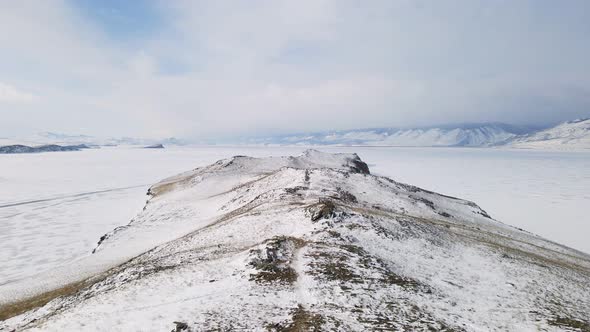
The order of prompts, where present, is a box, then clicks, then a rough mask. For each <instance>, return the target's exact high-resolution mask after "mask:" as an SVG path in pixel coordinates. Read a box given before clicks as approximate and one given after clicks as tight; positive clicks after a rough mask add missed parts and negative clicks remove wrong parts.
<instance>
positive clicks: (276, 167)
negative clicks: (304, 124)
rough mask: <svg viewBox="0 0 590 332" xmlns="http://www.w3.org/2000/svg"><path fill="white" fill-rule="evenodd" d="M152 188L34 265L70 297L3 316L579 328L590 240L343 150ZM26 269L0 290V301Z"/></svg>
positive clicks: (102, 321)
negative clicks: (380, 169) (60, 268)
mask: <svg viewBox="0 0 590 332" xmlns="http://www.w3.org/2000/svg"><path fill="white" fill-rule="evenodd" d="M150 195H151V198H150V200H149V202H148V203H147V205H146V206H145V209H144V210H143V211H142V212H141V213H140V214H139V215H137V216H136V217H135V218H134V219H133V220H132V221H131V222H130V223H129V224H128V225H127V226H124V227H120V228H117V229H115V230H113V231H112V232H110V233H109V234H106V235H105V236H103V237H102V238H101V240H100V244H99V246H98V247H97V249H96V250H95V252H94V254H93V255H90V256H89V257H87V258H86V259H85V260H83V261H81V262H78V263H77V265H76V274H74V275H71V274H67V275H65V274H59V273H52V274H49V275H46V276H44V278H43V280H38V282H40V283H42V284H43V285H45V286H47V285H51V284H52V283H53V288H56V286H60V287H62V288H59V289H60V290H63V289H65V290H64V291H63V292H61V293H60V292H58V294H62V293H64V295H66V296H63V297H59V298H55V299H54V300H52V301H50V302H48V303H47V304H45V305H44V306H43V307H42V308H39V309H33V310H30V311H28V312H24V313H22V308H32V304H31V303H29V302H27V300H24V301H21V302H17V303H9V304H8V305H6V306H5V307H0V313H2V312H3V309H4V308H9V309H10V310H13V311H12V312H17V313H21V314H20V315H18V316H16V317H12V318H9V319H7V320H5V321H4V322H3V323H0V329H1V328H6V329H7V330H12V329H18V330H26V329H29V328H31V329H40V330H64V329H72V328H74V329H75V328H84V329H89V330H97V329H108V330H112V327H116V329H120V330H170V329H173V328H174V327H175V326H176V327H177V329H178V326H181V327H182V328H181V330H185V331H201V330H249V331H251V330H252V331H264V330H267V331H307V330H311V331H320V330H322V331H323V330H327V331H367V330H447V331H451V330H454V331H479V330H518V331H522V330H537V329H539V330H546V331H558V330H562V329H569V328H576V327H579V326H581V327H583V328H587V327H590V321H589V320H588V316H587V313H588V312H589V309H590V289H588V288H587V287H585V286H586V285H587V284H588V283H589V282H590V257H589V256H588V255H586V254H583V253H580V252H577V251H575V250H572V249H569V248H567V247H563V246H560V245H558V244H555V243H553V242H550V241H547V240H544V239H542V238H540V237H537V236H535V235H532V234H530V233H527V232H525V231H522V230H519V229H516V228H513V227H510V226H507V225H505V224H502V223H500V222H498V221H496V220H494V219H492V218H491V217H490V216H489V215H488V214H487V213H486V212H485V211H484V210H482V209H481V208H480V207H479V206H477V205H476V204H475V203H473V202H469V201H466V200H462V199H457V198H453V197H448V196H444V195H440V194H437V193H434V192H430V191H427V190H423V189H420V188H417V187H414V186H411V185H406V184H403V183H398V182H395V181H393V180H391V179H388V178H385V177H380V176H375V175H371V174H370V173H369V170H368V167H366V164H365V163H364V162H363V161H362V160H361V159H360V158H359V156H357V155H355V154H326V153H322V152H319V151H314V150H308V151H306V152H304V153H303V154H301V155H299V156H294V157H273V158H252V157H245V156H236V157H233V158H230V159H225V160H220V161H218V162H216V163H214V164H211V165H209V166H205V167H201V168H197V169H195V170H192V171H190V172H186V173H183V174H180V175H177V176H174V177H171V178H168V179H166V180H163V181H161V182H160V183H158V184H156V185H154V186H152V188H151V189H150ZM97 266H101V267H103V270H102V271H101V272H100V273H96V269H97ZM89 272H93V274H92V275H90V276H89V275H88V273H89ZM32 283H33V281H31V280H27V281H26V284H23V283H21V284H14V285H12V284H11V285H7V286H5V287H3V288H2V289H0V305H1V303H2V300H3V299H6V296H7V294H10V295H11V296H14V294H15V293H18V292H24V291H25V289H26V288H30V287H31V284H32ZM60 283H61V284H60ZM54 293H55V291H54ZM54 293H50V294H54ZM45 294H47V293H45ZM3 296H4V297H3ZM33 298H34V299H38V298H39V296H36V297H33ZM41 298H44V297H41ZM35 303H38V302H35ZM41 304H43V303H41ZM15 308H17V309H15ZM18 308H21V309H18ZM4 310H6V312H8V309H4ZM18 310H21V311H18ZM490 312H492V313H493V315H491V314H490ZM8 317H9V316H8ZM88 317H93V319H92V320H88Z"/></svg>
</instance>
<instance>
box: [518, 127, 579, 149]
mask: <svg viewBox="0 0 590 332" xmlns="http://www.w3.org/2000/svg"><path fill="white" fill-rule="evenodd" d="M508 146H510V147H515V148H531V149H535V148H537V149H563V150H569V149H590V119H581V120H575V121H569V122H564V123H562V124H560V125H558V126H555V127H553V128H549V129H546V130H542V131H539V132H536V133H533V134H530V135H526V136H523V137H518V138H516V139H515V140H513V141H512V142H510V144H509V145H508Z"/></svg>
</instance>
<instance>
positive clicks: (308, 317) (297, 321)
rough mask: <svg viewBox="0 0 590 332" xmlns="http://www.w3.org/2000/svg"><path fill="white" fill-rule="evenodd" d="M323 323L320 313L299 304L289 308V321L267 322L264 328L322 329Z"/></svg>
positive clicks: (281, 330) (287, 331)
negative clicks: (310, 310)
mask: <svg viewBox="0 0 590 332" xmlns="http://www.w3.org/2000/svg"><path fill="white" fill-rule="evenodd" d="M324 323H325V319H324V317H322V315H320V314H315V313H312V312H309V311H308V310H306V309H305V308H304V307H303V306H302V305H301V304H299V305H298V306H297V307H296V308H294V309H292V310H291V321H290V322H283V323H275V324H269V325H267V326H266V330H267V331H272V332H308V331H323V330H322V325H324Z"/></svg>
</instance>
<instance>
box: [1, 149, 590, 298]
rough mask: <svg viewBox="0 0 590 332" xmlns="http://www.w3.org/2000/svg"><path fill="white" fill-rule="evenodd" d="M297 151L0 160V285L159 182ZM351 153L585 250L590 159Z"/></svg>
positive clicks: (80, 248) (97, 153) (77, 244)
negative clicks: (239, 158) (223, 162)
mask: <svg viewBox="0 0 590 332" xmlns="http://www.w3.org/2000/svg"><path fill="white" fill-rule="evenodd" d="M303 150H304V148H302V147H239V148H238V147H182V148H168V149H164V150H146V149H138V148H133V147H116V148H102V149H92V150H84V151H79V152H56V153H44V154H32V155H0V221H1V222H0V266H1V267H2V268H1V269H0V287H1V285H2V284H6V283H8V282H10V281H12V280H17V279H20V278H24V277H27V276H31V275H33V274H35V273H40V272H43V271H46V270H49V269H52V268H54V267H55V266H57V265H61V264H66V263H69V262H71V261H73V260H76V259H81V258H83V257H85V256H87V255H89V254H90V252H91V250H92V249H93V248H94V247H95V245H96V243H97V241H98V239H99V238H100V236H102V235H103V234H105V233H107V232H109V231H110V230H112V229H113V228H115V227H117V226H120V225H124V224H127V223H128V222H129V220H131V219H132V218H133V216H134V215H135V214H137V213H138V212H139V211H141V209H142V207H143V206H144V204H145V200H146V198H147V196H145V192H146V191H147V188H148V187H149V186H150V185H151V184H153V183H155V182H157V181H159V180H160V179H162V178H165V177H168V176H170V175H174V174H177V173H180V172H183V171H187V170H190V169H193V168H195V167H198V166H203V165H207V164H210V163H212V162H214V161H216V160H219V159H222V158H227V157H230V156H233V155H249V156H269V155H274V156H278V155H296V154H298V153H300V152H302V151H303ZM320 150H324V151H329V152H357V153H358V154H359V155H360V156H361V157H362V158H363V160H365V161H366V162H368V163H369V165H370V167H371V171H372V173H374V174H379V175H385V176H388V177H391V178H393V179H395V180H397V181H401V182H406V183H410V184H413V185H417V186H420V187H423V188H426V189H430V190H433V191H436V192H440V193H444V194H448V195H452V196H456V197H461V198H466V199H470V200H472V201H475V202H477V203H478V204H479V205H480V206H482V207H483V208H484V209H485V210H486V211H487V212H488V213H490V214H491V215H492V217H494V218H495V219H497V220H500V221H502V222H504V223H507V224H510V225H514V226H516V227H521V228H523V229H526V230H528V231H531V232H533V233H536V234H539V235H541V236H543V237H545V238H548V239H550V240H554V241H556V242H559V243H562V244H565V245H568V246H571V247H573V248H576V249H579V250H583V251H585V252H590V243H589V242H588V241H587V234H589V233H590V226H589V225H588V224H589V223H588V221H589V220H590V219H589V218H590V217H588V214H587V211H586V207H587V206H588V205H589V204H590V191H589V190H588V189H587V188H590V172H588V170H589V169H590V154H589V153H573V152H542V151H522V150H520V151H510V150H493V149H451V148H449V149H446V148H444V149H441V148H386V147H383V148H369V147H362V148H361V147H354V148H346V147H330V148H320Z"/></svg>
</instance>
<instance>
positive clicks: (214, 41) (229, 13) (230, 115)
mask: <svg viewBox="0 0 590 332" xmlns="http://www.w3.org/2000/svg"><path fill="white" fill-rule="evenodd" d="M543 3H544V4H541V3H539V2H537V1H519V2H512V1H506V2H504V1H497V2H489V1H471V0H469V1H468V0H455V1H445V2H428V1H405V0H399V1H391V0H383V1H380V0H374V1H362V2H359V1H348V0H313V1H311V0H310V1H282V0H277V1H247V2H242V1H161V2H154V4H153V5H154V6H156V7H157V10H158V12H159V13H160V15H161V22H159V23H158V27H157V29H154V32H152V33H150V34H149V35H148V36H143V37H141V38H139V39H137V40H133V42H126V41H121V40H118V39H117V38H116V36H115V37H113V35H112V33H110V34H109V33H107V32H106V31H105V27H104V26H101V25H100V24H99V23H97V22H96V21H93V20H91V19H89V17H86V16H85V15H84V14H83V13H82V12H80V11H79V10H77V9H76V6H75V2H74V1H71V2H70V1H64V0H46V1H32V0H24V1H18V2H9V1H6V2H0V72H2V73H3V75H2V78H1V79H2V80H3V81H5V82H11V84H10V85H7V84H8V83H5V84H4V85H0V115H1V116H2V118H3V121H2V122H1V123H0V131H3V132H11V131H13V132H16V131H22V132H24V131H29V132H30V131H36V130H53V131H65V132H70V133H76V132H84V133H88V134H95V135H141V136H155V137H161V136H169V135H175V136H181V137H190V138H214V137H223V136H228V135H235V134H252V133H263V132H286V131H311V130H321V129H343V128H353V127H375V126H412V125H427V124H437V123H445V122H471V121H505V122H512V123H548V122H554V121H559V120H563V119H568V118H573V117H579V116H584V115H588V113H589V110H590V108H589V106H590V66H589V64H588V60H587V59H589V58H590V46H589V45H588V43H585V42H584V39H585V37H586V36H587V34H588V33H590V28H589V26H588V24H587V22H589V21H590V17H589V16H590V14H589V13H590V11H588V10H585V9H590V8H589V7H590V6H589V5H588V4H587V3H585V2H576V1H571V2H567V3H563V2H561V1H557V0H556V1H546V2H543ZM14 86H18V87H19V89H18V90H17V89H16V88H14ZM23 91H35V92H36V95H37V99H38V100H42V101H43V103H30V102H29V103H16V104H15V103H12V104H11V105H10V106H7V105H6V103H2V100H9V99H12V100H20V101H26V100H29V101H31V100H33V99H34V97H33V95H31V94H28V93H26V92H23Z"/></svg>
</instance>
